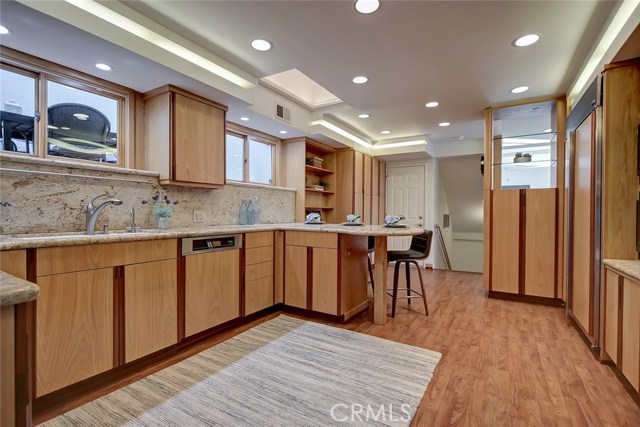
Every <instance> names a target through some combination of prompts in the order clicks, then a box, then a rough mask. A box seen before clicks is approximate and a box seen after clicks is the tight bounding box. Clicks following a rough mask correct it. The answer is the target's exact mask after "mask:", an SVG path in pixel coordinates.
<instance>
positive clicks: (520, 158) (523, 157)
mask: <svg viewBox="0 0 640 427" xmlns="http://www.w3.org/2000/svg"><path fill="white" fill-rule="evenodd" d="M530 161H531V154H529V153H524V154H523V153H521V152H520V151H518V152H517V153H516V154H515V156H514V157H513V163H526V162H530Z"/></svg>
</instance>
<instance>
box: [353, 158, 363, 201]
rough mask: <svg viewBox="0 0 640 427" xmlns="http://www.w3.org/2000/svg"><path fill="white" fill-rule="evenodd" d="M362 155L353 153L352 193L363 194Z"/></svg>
mask: <svg viewBox="0 0 640 427" xmlns="http://www.w3.org/2000/svg"><path fill="white" fill-rule="evenodd" d="M363 168H364V154H362V153H361V152H359V151H355V152H354V153H353V184H354V185H353V188H354V190H353V192H354V193H360V194H364V171H363Z"/></svg>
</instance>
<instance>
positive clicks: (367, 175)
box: [363, 154, 373, 195]
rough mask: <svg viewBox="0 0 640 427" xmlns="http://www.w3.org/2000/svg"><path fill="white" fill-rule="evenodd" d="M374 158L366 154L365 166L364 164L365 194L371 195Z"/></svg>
mask: <svg viewBox="0 0 640 427" xmlns="http://www.w3.org/2000/svg"><path fill="white" fill-rule="evenodd" d="M372 169H373V159H372V158H371V157H370V156H367V155H366V154H365V155H364V166H363V187H364V190H363V192H364V194H368V195H371V187H372V186H371V178H372V177H371V175H372V172H373V170H372Z"/></svg>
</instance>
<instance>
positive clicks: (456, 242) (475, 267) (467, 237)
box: [449, 233, 482, 273]
mask: <svg viewBox="0 0 640 427" xmlns="http://www.w3.org/2000/svg"><path fill="white" fill-rule="evenodd" d="M449 257H450V258H451V264H452V266H453V269H454V270H456V271H471V272H475V273H482V233H453V249H452V250H451V253H450V254H449Z"/></svg>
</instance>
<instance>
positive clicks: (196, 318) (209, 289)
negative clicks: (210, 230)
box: [184, 249, 240, 337]
mask: <svg viewBox="0 0 640 427" xmlns="http://www.w3.org/2000/svg"><path fill="white" fill-rule="evenodd" d="M184 260H185V335H186V336H187V337H188V336H191V335H194V334H197V333H199V332H202V331H204V330H207V329H209V328H213V327H214V326H218V325H220V324H222V323H224V322H227V321H229V320H233V319H235V318H238V317H240V249H233V250H228V251H217V252H207V253H203V254H197V255H190V256H187V257H185V258H184Z"/></svg>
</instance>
